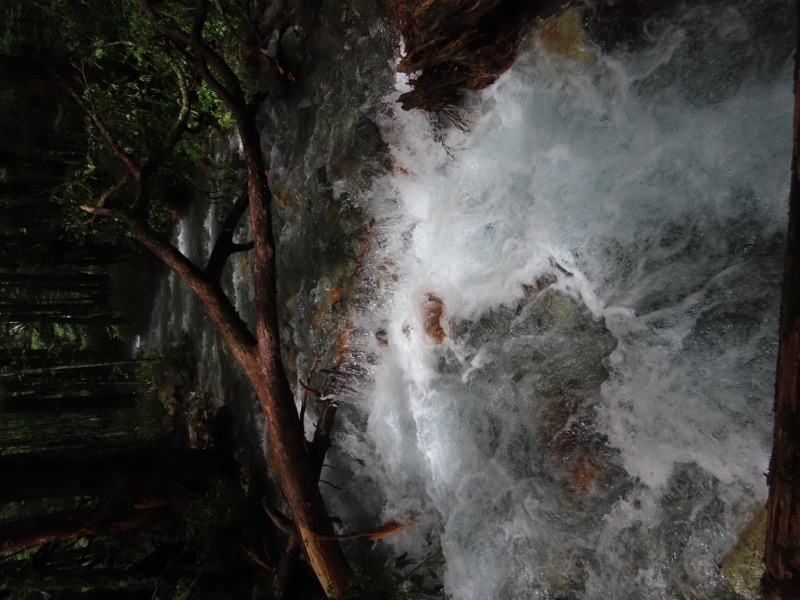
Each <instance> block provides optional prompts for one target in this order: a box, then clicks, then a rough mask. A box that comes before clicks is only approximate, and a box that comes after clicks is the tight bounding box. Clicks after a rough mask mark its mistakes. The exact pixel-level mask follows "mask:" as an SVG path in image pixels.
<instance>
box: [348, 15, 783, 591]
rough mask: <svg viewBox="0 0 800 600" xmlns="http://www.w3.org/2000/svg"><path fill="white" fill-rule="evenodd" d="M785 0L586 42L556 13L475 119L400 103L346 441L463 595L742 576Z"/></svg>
mask: <svg viewBox="0 0 800 600" xmlns="http://www.w3.org/2000/svg"><path fill="white" fill-rule="evenodd" d="M778 4H779V3H772V7H771V8H768V7H764V6H761V5H758V6H756V3H750V4H746V3H734V4H730V3H728V4H724V5H723V4H710V5H704V6H694V7H690V8H689V7H687V8H684V9H682V10H680V11H679V12H678V13H676V15H675V16H673V17H671V18H662V19H658V20H653V21H652V22H651V23H649V24H648V28H647V30H646V36H645V37H646V39H645V40H644V42H643V43H641V44H639V45H638V46H637V47H636V48H632V49H631V48H628V49H626V48H618V49H616V50H612V51H607V52H604V51H602V50H600V49H598V48H594V47H591V46H589V47H588V48H586V51H585V52H582V53H580V54H579V60H574V59H572V58H570V57H566V56H563V55H560V54H557V53H554V52H551V51H549V50H548V49H547V48H546V47H545V46H544V44H543V42H542V41H541V40H540V39H538V38H537V37H536V36H535V35H534V36H531V38H530V39H529V40H528V41H527V42H526V45H525V46H524V48H523V49H522V50H521V52H520V56H519V57H518V59H517V61H516V63H515V64H514V66H513V67H512V69H511V70H510V71H509V72H508V73H506V74H505V75H503V76H502V77H501V78H500V80H499V81H498V82H497V83H496V84H495V85H493V86H492V87H491V88H489V89H487V90H485V91H484V92H483V93H481V94H479V95H476V96H475V97H473V98H471V99H469V100H468V107H467V109H465V113H464V114H465V116H466V118H467V120H468V121H469V122H470V128H469V131H467V132H466V133H465V132H462V131H460V130H459V129H458V128H456V127H453V126H447V125H444V126H443V125H442V123H441V122H432V121H431V120H430V119H429V118H427V117H426V116H424V115H421V114H408V113H403V112H402V111H399V110H397V109H392V110H391V113H390V116H388V117H385V118H384V120H383V122H382V123H381V125H382V130H383V134H384V138H385V139H386V141H387V142H388V144H389V146H390V148H391V154H392V162H393V169H392V172H391V174H390V175H387V176H386V177H384V178H382V179H380V180H379V181H378V182H377V183H375V185H374V187H373V189H372V192H371V198H372V200H371V203H370V211H371V212H372V214H373V215H374V216H375V218H376V220H377V225H376V228H375V232H374V234H373V235H374V238H375V242H374V244H373V246H374V247H375V251H374V252H373V254H372V256H371V257H370V264H369V269H370V270H369V278H370V279H369V285H370V288H371V290H372V293H371V296H370V300H369V302H367V303H366V304H365V306H364V307H363V308H362V310H361V311H360V313H359V315H358V316H357V319H356V320H357V325H358V326H359V327H360V330H361V331H362V332H366V335H364V336H363V340H362V344H363V348H362V350H363V352H364V356H367V357H371V360H372V366H371V371H370V382H371V383H370V384H368V385H365V386H364V389H363V390H361V394H360V396H359V398H358V400H357V411H356V412H358V413H359V414H360V415H361V416H362V418H361V419H358V418H355V419H353V420H352V421H351V422H349V423H346V424H344V425H343V433H342V436H341V440H342V442H341V443H342V446H343V450H342V454H343V455H344V456H346V457H347V458H349V459H351V460H352V459H353V458H355V459H356V460H357V461H358V462H359V463H361V464H363V465H366V466H364V467H363V468H360V469H356V473H355V474H354V477H355V478H356V481H357V483H351V484H350V487H351V488H353V489H358V487H359V486H364V488H363V489H372V490H376V489H377V490H380V492H379V494H377V496H378V497H377V498H374V499H373V501H372V508H373V509H376V510H381V511H383V515H384V517H385V518H391V517H396V516H402V515H406V514H409V513H414V514H419V515H420V517H419V522H418V524H417V525H416V526H415V527H413V528H411V529H410V530H409V531H407V532H404V533H402V534H398V535H397V536H396V537H394V538H391V539H390V540H389V541H388V542H387V543H388V544H389V545H390V547H391V548H393V550H394V551H395V552H397V553H400V552H410V553H411V554H412V555H413V556H417V557H422V556H424V555H425V553H426V552H429V551H430V550H431V546H437V547H438V545H439V544H440V547H441V551H442V553H443V556H444V559H445V570H444V580H445V584H446V589H447V592H448V593H449V594H450V595H451V596H452V597H453V598H458V599H463V600H466V599H474V600H482V599H486V598H509V599H516V598H616V599H622V598H632V599H633V598H710V597H720V598H721V597H729V596H726V594H731V593H732V592H731V590H730V585H729V584H728V583H727V582H726V581H725V579H724V578H723V577H722V576H721V574H720V568H719V565H720V563H722V561H723V559H724V557H725V555H726V553H728V552H729V551H730V550H731V548H732V547H733V545H734V544H735V543H736V539H737V536H738V533H739V531H740V530H741V529H742V528H743V527H744V526H745V524H746V523H747V520H748V519H749V518H751V517H752V515H753V514H754V513H756V512H757V511H758V509H759V507H760V506H762V505H763V503H764V501H765V497H766V485H765V478H764V474H765V472H766V470H767V465H768V458H769V448H770V433H771V420H772V416H771V406H772V391H773V383H774V375H773V373H774V364H775V354H776V342H777V316H778V305H779V287H780V281H781V269H782V248H783V238H784V232H785V219H786V206H787V198H788V183H789V176H790V173H789V167H790V156H791V110H792V106H793V100H792V84H791V79H792V78H791V62H790V57H789V52H790V50H791V47H792V43H793V40H792V28H791V27H789V26H788V25H787V22H788V21H783V22H781V21H780V19H774V18H773V19H766V18H765V17H764V14H765V13H766V11H768V10H773V11H777V9H776V7H777V6H778ZM784 4H785V3H784ZM784 8H785V10H784V13H785V15H784V17H785V18H786V19H791V18H793V15H792V13H791V9H790V7H788V8H786V7H784ZM777 12H778V13H780V11H777ZM403 89H404V82H403V80H402V79H399V80H398V83H397V90H396V92H395V94H394V95H390V97H389V98H388V99H387V101H388V102H389V103H391V102H393V100H394V99H395V98H396V94H397V93H400V92H401V91H403ZM440 339H441V341H440ZM341 502H342V503H346V500H341ZM431 540H434V542H433V543H431Z"/></svg>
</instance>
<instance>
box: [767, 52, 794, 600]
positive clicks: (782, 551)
mask: <svg viewBox="0 0 800 600" xmlns="http://www.w3.org/2000/svg"><path fill="white" fill-rule="evenodd" d="M796 60H797V57H796ZM799 78H800V62H796V64H795V109H794V150H793V154H792V181H791V188H790V194H789V232H788V238H787V248H786V259H785V265H784V282H783V297H782V302H781V324H780V342H779V344H780V345H779V348H778V369H777V377H776V386H775V427H774V433H773V446H772V461H771V463H770V469H769V478H768V483H769V500H768V502H767V536H766V546H765V564H766V573H765V574H764V579H763V581H764V586H765V598H767V599H769V600H790V599H796V598H800V148H799V147H798V142H799V141H800V140H798V128H800V95H798V91H799V90H798V81H799Z"/></svg>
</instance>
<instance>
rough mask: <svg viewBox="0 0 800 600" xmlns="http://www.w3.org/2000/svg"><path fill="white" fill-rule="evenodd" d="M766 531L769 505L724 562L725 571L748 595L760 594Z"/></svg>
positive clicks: (760, 512)
mask: <svg viewBox="0 0 800 600" xmlns="http://www.w3.org/2000/svg"><path fill="white" fill-rule="evenodd" d="M766 531H767V508H766V506H763V507H761V508H760V509H759V510H758V512H756V514H755V516H754V517H753V518H752V519H751V520H750V522H749V523H748V524H747V525H746V526H745V528H744V529H743V530H742V532H741V533H740V535H739V541H738V542H737V543H736V546H734V548H733V550H731V551H730V552H729V553H728V555H727V556H726V557H725V560H724V561H723V562H722V575H723V576H724V577H725V578H726V579H727V580H728V581H729V582H730V584H731V587H732V588H733V589H734V591H735V592H736V593H737V594H739V595H740V596H742V597H744V598H747V599H752V600H755V599H756V598H759V597H760V596H759V592H760V590H759V584H760V581H761V575H762V573H763V572H764V539H765V537H766Z"/></svg>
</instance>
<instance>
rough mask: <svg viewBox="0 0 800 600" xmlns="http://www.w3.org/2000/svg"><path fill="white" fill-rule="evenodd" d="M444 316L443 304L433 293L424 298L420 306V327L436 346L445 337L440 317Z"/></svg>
mask: <svg viewBox="0 0 800 600" xmlns="http://www.w3.org/2000/svg"><path fill="white" fill-rule="evenodd" d="M443 314H444V302H443V301H442V299H441V298H440V297H439V296H437V295H436V294H433V293H428V295H427V296H425V302H423V304H422V325H423V328H424V329H425V333H426V334H427V336H428V337H429V338H431V339H432V340H433V341H434V342H436V343H437V344H441V343H442V342H443V341H444V338H445V336H446V335H447V334H446V333H445V331H444V328H443V327H442V315H443Z"/></svg>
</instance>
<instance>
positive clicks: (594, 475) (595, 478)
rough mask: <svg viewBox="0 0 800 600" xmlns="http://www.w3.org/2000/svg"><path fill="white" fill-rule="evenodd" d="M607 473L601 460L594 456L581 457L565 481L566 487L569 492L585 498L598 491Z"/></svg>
mask: <svg viewBox="0 0 800 600" xmlns="http://www.w3.org/2000/svg"><path fill="white" fill-rule="evenodd" d="M605 472H606V468H605V467H604V466H603V464H602V463H601V462H600V460H599V459H597V458H596V457H594V456H592V455H585V456H581V457H580V459H579V460H578V461H577V462H576V464H575V466H574V467H573V469H572V471H570V474H569V475H568V476H567V478H566V479H565V480H564V486H565V487H566V488H567V490H568V491H571V492H574V493H579V494H581V495H584V496H585V495H586V494H591V493H593V492H594V491H595V490H596V489H597V486H598V484H599V480H600V479H601V478H602V476H603V475H604V474H605Z"/></svg>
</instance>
